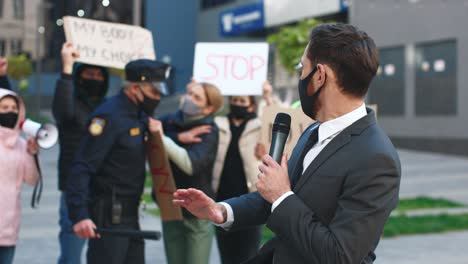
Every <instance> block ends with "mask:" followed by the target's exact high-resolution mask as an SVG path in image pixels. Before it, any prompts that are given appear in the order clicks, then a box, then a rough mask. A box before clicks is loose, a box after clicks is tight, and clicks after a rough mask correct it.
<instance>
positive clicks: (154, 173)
mask: <svg viewBox="0 0 468 264" xmlns="http://www.w3.org/2000/svg"><path fill="white" fill-rule="evenodd" d="M149 140H150V142H149V144H148V148H147V154H148V163H149V166H150V171H151V178H152V180H153V190H154V191H155V194H156V201H157V203H158V207H159V209H160V210H161V218H162V220H164V221H171V220H182V219H183V217H182V210H181V208H180V206H177V205H174V204H173V203H172V200H173V199H174V198H173V197H172V194H173V193H174V192H175V191H176V189H177V188H176V185H175V181H174V176H173V175H172V170H171V167H170V165H169V159H168V157H167V153H166V150H165V149H164V144H163V142H162V138H161V134H157V135H152V136H151V137H150V139H149Z"/></svg>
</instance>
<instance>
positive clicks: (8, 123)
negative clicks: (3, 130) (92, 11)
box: [0, 112, 18, 128]
mask: <svg viewBox="0 0 468 264" xmlns="http://www.w3.org/2000/svg"><path fill="white" fill-rule="evenodd" d="M17 121H18V114H17V113H15V112H8V113H0V126H2V127H7V128H14V127H15V125H16V122H17Z"/></svg>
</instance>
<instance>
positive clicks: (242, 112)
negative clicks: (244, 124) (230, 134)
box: [230, 104, 250, 119]
mask: <svg viewBox="0 0 468 264" xmlns="http://www.w3.org/2000/svg"><path fill="white" fill-rule="evenodd" d="M248 108H249V107H248V106H239V105H234V104H231V105H230V109H231V115H232V117H233V118H238V119H245V118H247V117H248V116H249V115H250V113H249V112H248V111H247V109H248Z"/></svg>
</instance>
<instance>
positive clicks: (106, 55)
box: [63, 16, 156, 69]
mask: <svg viewBox="0 0 468 264" xmlns="http://www.w3.org/2000/svg"><path fill="white" fill-rule="evenodd" d="M63 21H64V30H65V37H66V39H67V41H68V42H72V43H73V44H74V45H75V47H76V48H77V49H78V51H79V52H80V57H79V58H78V61H79V62H83V63H88V64H94V65H100V66H104V67H112V68H118V69H123V68H124V67H125V64H127V62H129V61H132V60H136V59H143V58H145V59H151V60H154V59H156V55H155V52H154V45H153V36H152V34H151V31H149V30H147V29H144V28H142V27H138V26H130V25H125V24H118V23H109V22H103V21H97V20H92V19H85V18H77V17H71V16H66V17H64V18H63Z"/></svg>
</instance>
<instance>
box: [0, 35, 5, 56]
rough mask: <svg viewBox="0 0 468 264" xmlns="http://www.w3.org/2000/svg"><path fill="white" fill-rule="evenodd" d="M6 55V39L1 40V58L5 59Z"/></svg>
mask: <svg viewBox="0 0 468 264" xmlns="http://www.w3.org/2000/svg"><path fill="white" fill-rule="evenodd" d="M5 55H6V44H5V40H4V39H0V56H1V57H4V56H5Z"/></svg>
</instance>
